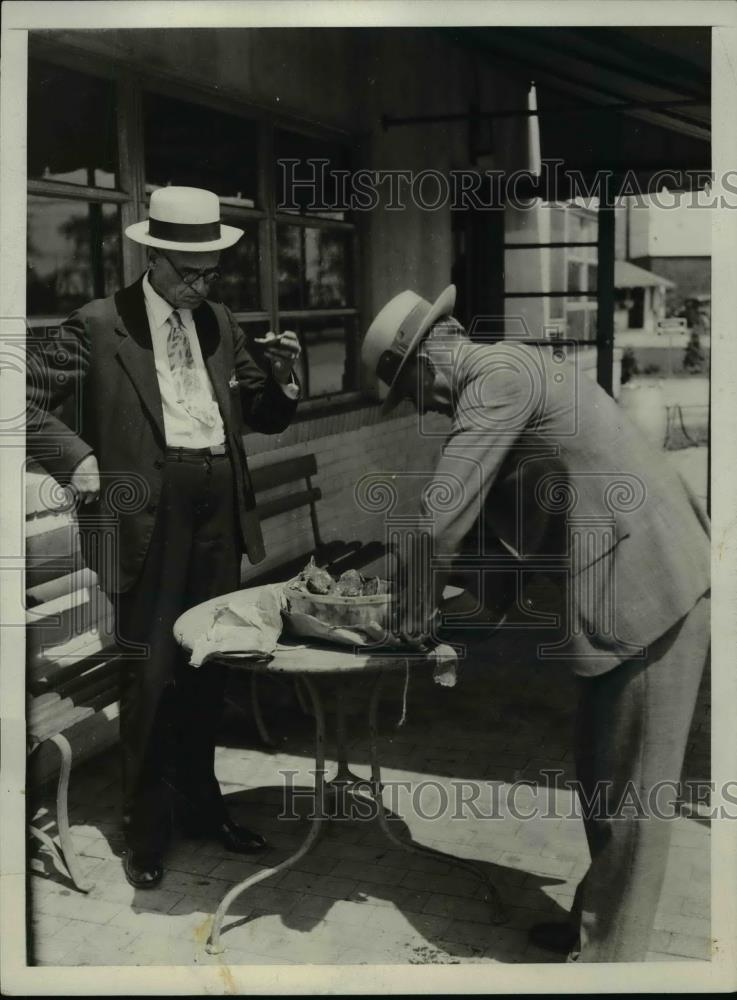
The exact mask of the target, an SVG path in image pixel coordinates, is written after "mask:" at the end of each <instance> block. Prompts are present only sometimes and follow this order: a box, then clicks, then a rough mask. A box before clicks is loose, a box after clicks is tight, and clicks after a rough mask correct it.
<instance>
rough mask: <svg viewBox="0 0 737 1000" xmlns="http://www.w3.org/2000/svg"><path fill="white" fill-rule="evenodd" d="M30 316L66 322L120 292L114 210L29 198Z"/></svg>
mask: <svg viewBox="0 0 737 1000" xmlns="http://www.w3.org/2000/svg"><path fill="white" fill-rule="evenodd" d="M27 260H28V267H27V293H26V299H27V309H28V314H29V316H40V315H49V316H66V315H67V314H68V313H69V312H71V311H72V310H73V309H76V308H77V307H78V306H81V305H83V304H84V303H85V302H89V301H90V299H93V298H99V297H102V296H104V295H110V294H112V293H113V292H115V291H117V290H118V288H119V287H120V218H119V212H118V208H117V206H116V205H99V204H88V203H87V202H83V201H70V200H64V199H55V198H39V197H35V196H29V198H28V237H27Z"/></svg>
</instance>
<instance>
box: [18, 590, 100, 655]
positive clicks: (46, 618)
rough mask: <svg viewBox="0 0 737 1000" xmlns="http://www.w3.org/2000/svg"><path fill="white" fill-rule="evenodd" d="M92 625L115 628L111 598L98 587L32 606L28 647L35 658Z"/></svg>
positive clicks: (94, 626) (87, 630)
mask: <svg viewBox="0 0 737 1000" xmlns="http://www.w3.org/2000/svg"><path fill="white" fill-rule="evenodd" d="M93 628H99V629H100V630H101V631H103V632H109V633H112V632H113V631H114V623H113V611H112V607H111V605H110V601H109V600H108V598H107V597H106V596H105V595H104V594H103V592H102V591H101V590H100V589H99V588H97V587H96V588H94V590H90V589H87V588H85V589H84V590H79V591H76V592H75V593H74V594H69V595H67V596H66V597H57V598H55V599H54V600H53V601H48V602H47V603H46V604H42V605H39V606H37V607H35V608H32V609H31V610H30V611H29V612H28V613H27V615H26V648H27V650H28V655H29V657H31V658H35V657H36V656H37V655H39V654H40V655H43V653H42V650H43V649H53V648H54V647H57V646H60V645H62V643H65V642H69V641H70V640H71V639H72V638H73V637H74V636H75V635H82V634H84V633H85V632H89V631H90V630H91V629H93Z"/></svg>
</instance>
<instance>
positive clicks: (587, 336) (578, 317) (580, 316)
mask: <svg viewBox="0 0 737 1000" xmlns="http://www.w3.org/2000/svg"><path fill="white" fill-rule="evenodd" d="M566 336H567V337H571V339H573V340H580V341H590V340H595V339H596V309H595V308H587V307H586V306H583V307H582V308H581V307H579V308H573V309H571V308H569V309H568V310H567V312H566Z"/></svg>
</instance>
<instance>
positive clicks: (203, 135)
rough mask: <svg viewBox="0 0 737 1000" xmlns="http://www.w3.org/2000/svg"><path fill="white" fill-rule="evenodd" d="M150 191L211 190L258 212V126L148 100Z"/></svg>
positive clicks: (205, 109)
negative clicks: (176, 187) (180, 186)
mask: <svg viewBox="0 0 737 1000" xmlns="http://www.w3.org/2000/svg"><path fill="white" fill-rule="evenodd" d="M143 134H144V166H145V171H146V190H147V191H148V192H150V191H152V190H153V189H154V188H156V187H164V186H166V185H167V184H183V185H185V186H188V187H201V188H207V189H208V190H209V191H215V192H216V193H217V194H218V195H219V196H220V198H221V199H223V200H226V201H232V202H233V203H236V204H239V205H246V206H251V207H253V206H254V205H255V204H256V196H257V191H258V183H257V178H258V130H257V127H256V125H255V124H254V123H253V122H249V121H246V120H245V119H243V118H239V117H238V116H236V115H228V114H225V113H223V112H222V111H216V110H214V109H212V108H209V107H204V106H203V105H201V104H189V103H186V102H185V101H179V100H175V99H174V98H171V97H164V96H162V95H161V94H144V97H143Z"/></svg>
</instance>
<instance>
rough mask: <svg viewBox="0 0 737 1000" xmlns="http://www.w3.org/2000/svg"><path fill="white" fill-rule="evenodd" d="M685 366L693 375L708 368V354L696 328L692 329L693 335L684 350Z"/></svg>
mask: <svg viewBox="0 0 737 1000" xmlns="http://www.w3.org/2000/svg"><path fill="white" fill-rule="evenodd" d="M683 367H684V370H685V371H687V372H690V373H691V374H692V375H698V374H700V373H701V372H703V371H704V369H705V368H706V355H705V354H704V352H703V350H702V349H701V340H700V339H699V335H698V333H697V332H696V330H692V331H691V336H690V337H689V339H688V343H687V344H686V348H685V350H684V352H683Z"/></svg>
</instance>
